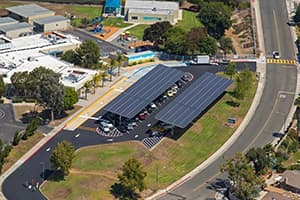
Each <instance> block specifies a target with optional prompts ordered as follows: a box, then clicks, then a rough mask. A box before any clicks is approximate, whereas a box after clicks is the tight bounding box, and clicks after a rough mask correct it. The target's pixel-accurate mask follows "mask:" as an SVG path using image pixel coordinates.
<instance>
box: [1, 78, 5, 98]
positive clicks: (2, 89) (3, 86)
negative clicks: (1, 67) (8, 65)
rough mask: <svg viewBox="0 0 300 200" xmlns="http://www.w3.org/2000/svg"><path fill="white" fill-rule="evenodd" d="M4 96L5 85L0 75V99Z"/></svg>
mask: <svg viewBox="0 0 300 200" xmlns="http://www.w3.org/2000/svg"><path fill="white" fill-rule="evenodd" d="M5 94H6V85H5V83H4V80H3V77H2V76H1V75H0V98H1V97H2V96H4V95H5Z"/></svg>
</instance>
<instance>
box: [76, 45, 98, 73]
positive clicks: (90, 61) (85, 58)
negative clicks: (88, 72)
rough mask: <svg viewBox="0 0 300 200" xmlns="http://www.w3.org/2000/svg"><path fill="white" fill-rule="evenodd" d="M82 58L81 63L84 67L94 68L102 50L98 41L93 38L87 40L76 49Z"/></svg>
mask: <svg viewBox="0 0 300 200" xmlns="http://www.w3.org/2000/svg"><path fill="white" fill-rule="evenodd" d="M76 53H77V54H78V56H79V58H80V65H81V66H82V67H84V68H90V69H94V68H95V67H96V66H97V63H98V62H99V58H100V50H99V47H98V45H97V43H96V42H95V41H93V40H85V41H83V42H82V43H81V45H80V47H79V48H77V49H76Z"/></svg>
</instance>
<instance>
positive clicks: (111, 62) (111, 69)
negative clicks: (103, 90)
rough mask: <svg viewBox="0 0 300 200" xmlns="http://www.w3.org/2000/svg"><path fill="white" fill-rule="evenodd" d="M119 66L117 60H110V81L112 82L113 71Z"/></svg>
mask: <svg viewBox="0 0 300 200" xmlns="http://www.w3.org/2000/svg"><path fill="white" fill-rule="evenodd" d="M117 64H118V61H117V60H116V59H115V58H111V59H110V68H109V71H110V73H109V81H110V82H111V81H112V76H113V69H114V68H115V67H116V65H117Z"/></svg>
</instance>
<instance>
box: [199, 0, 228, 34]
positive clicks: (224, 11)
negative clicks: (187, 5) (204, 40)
mask: <svg viewBox="0 0 300 200" xmlns="http://www.w3.org/2000/svg"><path fill="white" fill-rule="evenodd" d="M198 17H199V19H200V21H201V22H202V24H204V26H205V27H206V29H207V32H208V34H209V35H211V36H213V37H214V38H216V39H219V38H220V37H222V36H223V35H224V33H225V30H226V29H228V28H229V27H230V26H231V19H230V18H231V8H230V7H229V6H227V5H225V4H224V3H223V2H210V3H204V4H203V6H201V8H200V11H199V15H198Z"/></svg>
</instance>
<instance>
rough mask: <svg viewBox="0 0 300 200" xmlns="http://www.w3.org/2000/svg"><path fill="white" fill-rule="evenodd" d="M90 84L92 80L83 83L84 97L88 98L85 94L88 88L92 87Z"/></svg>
mask: <svg viewBox="0 0 300 200" xmlns="http://www.w3.org/2000/svg"><path fill="white" fill-rule="evenodd" d="M92 85H93V83H92V81H87V82H85V84H84V85H83V88H84V96H85V97H84V99H86V100H87V99H88V96H87V94H88V92H89V90H90V89H91V87H92Z"/></svg>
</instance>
